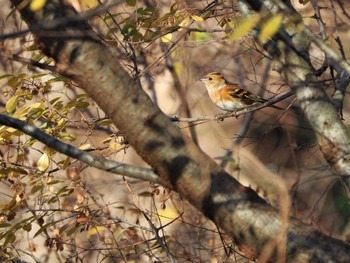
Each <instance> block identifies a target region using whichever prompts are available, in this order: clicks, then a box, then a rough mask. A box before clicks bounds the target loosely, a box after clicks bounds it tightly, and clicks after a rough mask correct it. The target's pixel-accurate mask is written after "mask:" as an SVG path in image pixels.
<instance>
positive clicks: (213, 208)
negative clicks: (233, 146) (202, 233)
mask: <svg viewBox="0 0 350 263" xmlns="http://www.w3.org/2000/svg"><path fill="white" fill-rule="evenodd" d="M12 2H13V3H14V4H15V5H18V4H19V3H21V2H22V1H20V0H13V1H12ZM19 12H21V14H22V17H23V18H24V19H25V20H26V21H27V23H28V24H39V23H40V22H42V21H46V22H48V21H50V20H51V19H55V18H56V17H57V16H65V15H67V14H71V12H73V11H72V9H71V8H68V7H67V6H65V5H63V4H62V1H59V0H52V1H48V2H47V4H46V6H45V7H44V8H43V10H40V11H37V12H31V10H29V8H27V7H26V8H23V9H20V10H19ZM59 30H66V31H69V32H70V33H73V34H74V33H77V35H79V33H80V35H81V32H82V31H81V30H84V32H86V34H87V35H89V36H91V35H92V31H91V29H90V28H89V26H88V25H87V24H85V23H80V24H79V23H73V24H67V25H65V27H64V28H62V27H60V28H59ZM38 40H39V41H40V42H41V43H42V45H43V46H44V51H45V52H46V54H47V55H49V56H51V57H53V58H54V59H55V60H56V68H57V71H58V72H60V73H61V74H63V75H65V76H68V77H70V78H71V79H72V80H74V81H75V82H76V83H78V84H79V85H80V87H82V88H84V90H85V91H86V92H87V93H89V94H90V95H91V97H92V98H93V99H94V100H95V101H96V103H97V104H98V105H99V106H100V108H101V109H102V110H103V111H104V112H105V113H106V114H107V116H109V117H110V118H111V120H112V121H113V123H115V124H116V126H117V127H118V128H119V129H120V131H121V132H122V133H123V134H124V135H125V137H126V138H127V140H128V141H129V142H130V145H132V146H133V147H134V149H135V150H136V151H137V153H138V154H139V155H140V156H141V157H142V158H143V159H144V160H145V161H146V162H147V163H149V164H150V165H151V166H152V167H153V168H154V169H155V170H156V172H157V174H159V175H160V176H161V178H162V180H163V181H164V182H165V183H166V185H171V186H172V188H173V189H175V190H176V191H177V192H178V193H179V194H180V195H181V196H182V197H183V198H186V199H187V200H188V201H189V202H190V203H191V204H192V205H193V206H195V207H196V208H197V209H198V210H200V211H201V212H202V213H204V214H205V215H206V216H207V217H208V218H210V219H211V220H213V221H214V222H216V223H217V224H218V225H219V226H221V227H222V228H223V229H224V230H225V231H226V232H227V233H228V234H229V235H230V236H231V237H232V238H233V239H234V240H235V242H236V243H237V245H238V246H239V247H240V249H241V250H242V251H243V252H244V254H246V255H247V256H248V257H249V258H252V259H253V258H257V257H258V256H259V255H260V253H262V251H263V250H264V249H265V247H266V244H267V243H269V242H270V241H271V240H272V241H274V240H279V239H277V237H280V234H281V233H282V234H283V235H285V237H286V239H287V253H286V255H287V259H288V260H290V261H294V262H295V261H298V260H301V259H302V260H303V261H305V259H307V258H309V259H313V260H314V261H317V262H326V261H329V259H330V258H332V259H334V260H338V261H349V260H350V259H349V253H348V251H349V249H350V248H349V246H347V245H346V244H345V243H343V242H340V241H337V240H335V239H332V238H330V237H327V236H325V235H322V234H321V233H319V232H316V231H312V230H311V229H310V227H309V226H307V225H304V224H302V223H301V222H300V221H298V220H297V219H295V218H289V220H288V222H289V227H288V230H287V231H284V227H283V222H282V220H281V213H280V212H279V211H278V210H277V209H275V208H273V207H272V206H270V205H269V204H267V203H266V201H264V200H263V199H261V198H260V197H259V196H258V195H257V194H256V193H255V192H254V191H253V190H251V189H250V188H247V187H244V186H242V185H241V184H240V183H239V182H238V181H236V180H235V179H234V178H233V177H232V176H230V175H229V174H228V173H227V172H225V171H224V170H223V169H222V168H220V167H219V166H218V165H217V164H216V163H215V162H214V160H212V159H211V158H210V157H208V156H207V155H206V154H205V153H204V152H203V151H202V150H201V149H199V148H198V147H197V146H196V145H195V144H194V143H193V141H191V140H190V139H189V138H188V137H186V136H184V135H183V134H182V133H181V131H180V129H178V127H176V126H175V125H173V124H172V123H171V121H170V120H169V118H168V117H167V116H166V115H165V114H163V113H162V112H161V111H160V109H159V108H158V107H157V106H156V105H154V104H153V102H152V101H151V99H150V98H149V97H148V96H147V94H146V93H145V92H144V91H143V90H142V89H141V87H140V86H139V85H138V84H137V82H135V80H133V79H132V78H131V77H130V76H129V75H128V74H127V72H126V71H125V70H124V68H123V67H122V66H121V65H120V64H119V63H118V62H117V60H116V59H111V58H112V56H111V54H110V52H109V51H108V50H107V49H106V47H105V46H104V45H103V44H101V43H100V42H99V41H98V40H97V39H96V38H91V37H85V38H81V37H80V38H78V37H77V38H54V37H50V36H45V35H43V34H40V35H38ZM257 176H259V175H257ZM329 244H332V246H329ZM275 251H276V249H273V254H272V255H273V256H272V257H271V258H270V260H272V261H273V257H276V253H274V252H275Z"/></svg>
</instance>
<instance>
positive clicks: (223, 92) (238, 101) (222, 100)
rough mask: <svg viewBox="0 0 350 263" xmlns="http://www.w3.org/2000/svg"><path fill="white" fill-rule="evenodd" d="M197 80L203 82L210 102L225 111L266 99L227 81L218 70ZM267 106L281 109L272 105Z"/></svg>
mask: <svg viewBox="0 0 350 263" xmlns="http://www.w3.org/2000/svg"><path fill="white" fill-rule="evenodd" d="M199 80H200V81H202V82H204V84H205V86H206V88H207V90H208V93H209V97H210V99H211V100H212V102H214V103H215V105H216V106H218V107H219V108H220V109H222V110H225V111H235V110H238V109H244V108H247V107H248V106H253V105H256V104H262V103H265V102H266V101H267V100H265V99H263V98H261V97H259V96H257V95H255V94H253V93H251V92H250V91H248V90H245V89H241V88H240V87H239V86H238V85H237V84H232V83H230V82H228V81H227V80H226V79H225V78H224V77H223V76H222V75H221V73H219V72H212V73H209V74H208V75H206V76H205V77H204V78H201V79H199ZM269 106H270V107H274V108H277V109H282V108H279V107H277V106H273V105H269Z"/></svg>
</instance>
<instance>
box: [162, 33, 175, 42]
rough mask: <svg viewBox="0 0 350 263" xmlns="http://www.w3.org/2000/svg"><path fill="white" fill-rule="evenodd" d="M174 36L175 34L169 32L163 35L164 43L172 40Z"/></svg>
mask: <svg viewBox="0 0 350 263" xmlns="http://www.w3.org/2000/svg"><path fill="white" fill-rule="evenodd" d="M172 37H173V34H171V33H169V34H166V35H164V36H162V38H161V40H162V42H163V43H168V42H170V41H171V39H172Z"/></svg>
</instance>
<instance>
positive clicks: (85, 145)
mask: <svg viewBox="0 0 350 263" xmlns="http://www.w3.org/2000/svg"><path fill="white" fill-rule="evenodd" d="M91 148H92V146H91V144H90V143H87V144H83V145H81V146H79V150H82V151H85V150H87V149H91Z"/></svg>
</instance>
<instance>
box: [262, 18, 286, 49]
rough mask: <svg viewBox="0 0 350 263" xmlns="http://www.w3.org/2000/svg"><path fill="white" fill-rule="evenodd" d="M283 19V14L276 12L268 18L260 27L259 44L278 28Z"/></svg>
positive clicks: (265, 40) (271, 35)
mask: <svg viewBox="0 0 350 263" xmlns="http://www.w3.org/2000/svg"><path fill="white" fill-rule="evenodd" d="M282 21H283V15H282V14H277V15H275V16H273V17H271V18H269V19H268V20H267V21H266V22H265V23H264V24H263V25H262V26H261V29H260V34H259V40H260V42H261V44H264V43H266V42H267V41H268V40H269V39H270V38H271V37H273V36H274V35H275V34H276V33H277V32H278V30H279V29H280V27H281V25H282Z"/></svg>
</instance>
